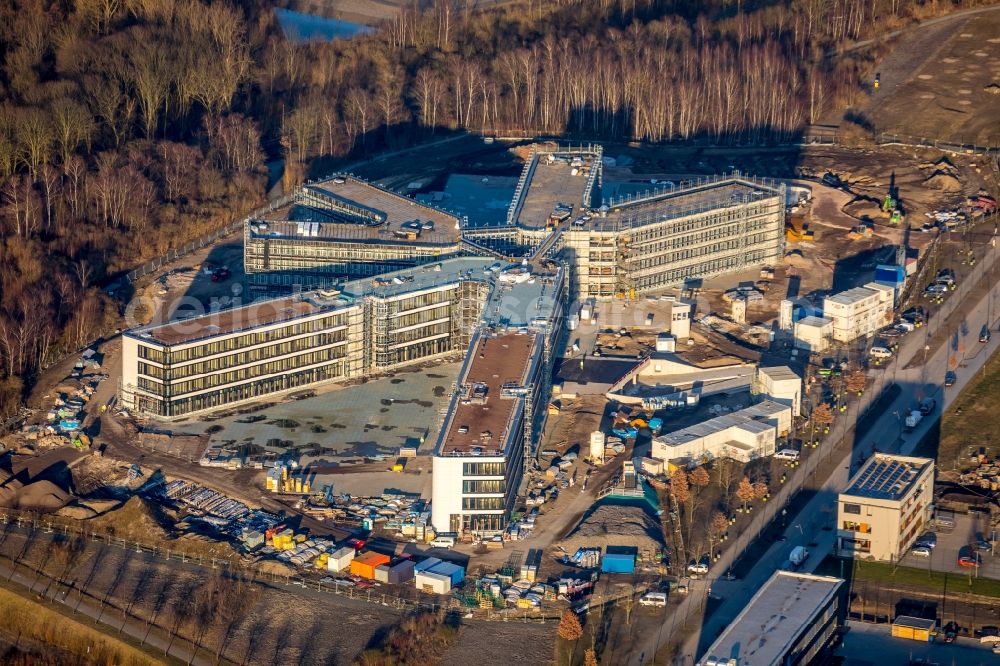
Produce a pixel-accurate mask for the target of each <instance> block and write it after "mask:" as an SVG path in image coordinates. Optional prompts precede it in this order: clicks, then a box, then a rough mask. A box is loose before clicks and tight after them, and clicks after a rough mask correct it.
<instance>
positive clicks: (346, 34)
mask: <svg viewBox="0 0 1000 666" xmlns="http://www.w3.org/2000/svg"><path fill="white" fill-rule="evenodd" d="M274 15H275V16H276V17H277V19H278V23H279V24H280V25H281V29H282V30H283V31H284V33H285V37H287V38H288V39H290V40H292V41H294V42H308V41H312V40H322V41H331V40H334V39H347V38H350V37H354V36H355V35H361V34H364V33H367V32H371V31H372V30H373V28H372V27H371V26H367V25H364V24H361V23H350V22H348V21H341V20H340V19H332V18H323V17H322V16H313V15H312V14H304V13H302V12H295V11H291V10H289V9H282V8H280V7H275V9H274Z"/></svg>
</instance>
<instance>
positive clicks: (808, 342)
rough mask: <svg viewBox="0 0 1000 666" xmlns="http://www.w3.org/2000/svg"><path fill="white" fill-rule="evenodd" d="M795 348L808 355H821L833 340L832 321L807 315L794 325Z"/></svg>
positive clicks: (827, 318)
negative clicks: (802, 350)
mask: <svg viewBox="0 0 1000 666" xmlns="http://www.w3.org/2000/svg"><path fill="white" fill-rule="evenodd" d="M793 335H794V337H795V347H796V348H797V349H804V350H805V351H807V352H810V353H815V354H818V353H821V352H824V351H826V350H827V348H828V347H829V346H830V341H831V340H833V320H832V319H830V318H829V317H816V316H813V315H809V316H808V317H803V318H802V319H800V320H798V321H797V322H795V324H794V333H793Z"/></svg>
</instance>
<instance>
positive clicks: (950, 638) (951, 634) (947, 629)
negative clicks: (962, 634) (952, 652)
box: [941, 621, 958, 643]
mask: <svg viewBox="0 0 1000 666" xmlns="http://www.w3.org/2000/svg"><path fill="white" fill-rule="evenodd" d="M941 633H942V634H944V642H945V643H954V642H955V639H956V638H958V625H957V624H956V623H955V622H954V621H952V622H949V623H948V624H946V625H944V626H943V627H942V628H941Z"/></svg>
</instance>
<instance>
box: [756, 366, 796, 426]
mask: <svg viewBox="0 0 1000 666" xmlns="http://www.w3.org/2000/svg"><path fill="white" fill-rule="evenodd" d="M750 391H751V393H753V394H754V395H763V396H767V397H768V398H769V399H770V400H773V401H775V402H780V403H784V404H786V405H788V406H789V407H791V408H792V416H798V415H799V414H801V413H802V412H801V409H802V378H801V377H799V376H798V375H797V374H795V372H794V371H793V370H792V369H791V368H789V367H788V366H787V365H779V366H773V367H770V368H757V372H755V373H754V378H753V383H752V384H751V385H750Z"/></svg>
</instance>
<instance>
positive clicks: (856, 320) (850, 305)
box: [823, 282, 895, 342]
mask: <svg viewBox="0 0 1000 666" xmlns="http://www.w3.org/2000/svg"><path fill="white" fill-rule="evenodd" d="M894 299H895V290H894V289H893V288H892V287H891V286H889V285H884V284H879V283H877V282H869V283H868V284H866V285H865V286H863V287H855V288H853V289H848V290H847V291H842V292H840V293H839V294H834V295H832V296H827V297H826V298H824V299H823V316H824V317H826V318H828V319H830V320H832V322H833V331H832V337H833V339H834V340H836V341H837V342H853V341H854V340H857V339H858V338H863V337H868V336H871V335H874V334H875V333H876V332H877V331H878V330H879V329H882V328H884V327H886V326H888V325H889V324H891V323H892V307H893V301H894Z"/></svg>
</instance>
